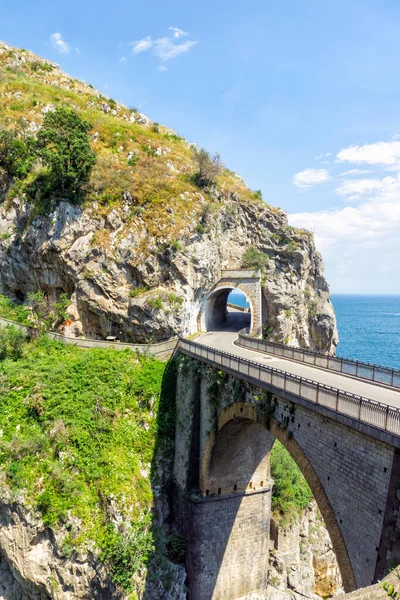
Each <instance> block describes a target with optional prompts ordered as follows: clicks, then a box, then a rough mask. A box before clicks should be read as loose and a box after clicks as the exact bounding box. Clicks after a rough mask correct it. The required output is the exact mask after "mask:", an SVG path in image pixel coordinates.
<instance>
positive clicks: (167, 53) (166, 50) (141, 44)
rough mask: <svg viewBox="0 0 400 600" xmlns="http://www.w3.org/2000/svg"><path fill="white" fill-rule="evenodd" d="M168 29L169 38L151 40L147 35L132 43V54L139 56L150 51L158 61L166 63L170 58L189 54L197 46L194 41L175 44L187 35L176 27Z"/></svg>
mask: <svg viewBox="0 0 400 600" xmlns="http://www.w3.org/2000/svg"><path fill="white" fill-rule="evenodd" d="M169 29H170V30H171V31H172V32H173V35H172V36H171V37H162V38H157V39H155V40H153V39H152V38H151V36H149V35H148V36H147V37H145V38H143V39H142V40H138V41H136V42H132V43H131V46H132V52H133V54H140V53H141V52H146V51H147V50H152V52H153V54H154V55H155V56H156V57H157V58H158V59H160V60H161V61H162V62H166V61H168V60H170V59H172V58H176V57H177V56H180V55H181V54H185V53H186V52H189V50H191V48H193V46H195V45H196V44H198V42H196V41H194V40H186V41H185V42H177V39H179V38H180V37H183V36H187V35H188V34H187V33H186V32H185V31H182V29H178V28H177V27H170V28H169Z"/></svg>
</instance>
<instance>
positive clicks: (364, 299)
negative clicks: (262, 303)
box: [229, 291, 400, 369]
mask: <svg viewBox="0 0 400 600" xmlns="http://www.w3.org/2000/svg"><path fill="white" fill-rule="evenodd" d="M331 300H332V303H333V306H334V308H335V313H336V318H337V326H338V330H339V346H338V347H337V350H336V353H337V355H338V356H342V357H344V358H353V359H355V360H360V361H364V362H370V363H375V364H377V365H383V366H386V367H391V368H395V369H400V295H399V296H397V295H396V296H383V295H364V294H363V295H361V294H331ZM229 301H230V302H233V303H234V304H238V305H239V306H246V307H248V306H249V304H248V302H247V301H246V299H245V297H244V295H243V294H242V293H240V292H235V291H233V292H231V293H230V294H229Z"/></svg>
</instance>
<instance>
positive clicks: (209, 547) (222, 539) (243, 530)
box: [180, 482, 272, 600]
mask: <svg viewBox="0 0 400 600" xmlns="http://www.w3.org/2000/svg"><path fill="white" fill-rule="evenodd" d="M271 492H272V482H270V483H269V484H268V485H266V487H265V488H264V489H262V490H261V489H260V490H251V491H249V492H241V493H237V494H224V495H220V496H219V495H216V496H209V497H204V498H199V499H191V498H185V499H182V498H181V502H180V513H181V517H182V516H183V515H185V517H184V518H183V519H182V521H184V522H185V524H186V526H185V533H186V537H187V540H188V555H187V571H188V576H189V581H190V591H189V597H190V600H211V599H212V600H228V599H230V600H233V599H236V598H241V597H243V596H245V595H246V594H248V593H249V590H250V591H251V592H253V593H259V594H262V593H263V592H265V591H266V588H267V581H268V551H269V550H268V548H269V529H270V512H271ZM182 524H183V523H182Z"/></svg>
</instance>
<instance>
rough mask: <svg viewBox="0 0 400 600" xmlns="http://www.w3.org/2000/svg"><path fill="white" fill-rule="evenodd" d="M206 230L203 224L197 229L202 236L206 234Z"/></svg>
mask: <svg viewBox="0 0 400 600" xmlns="http://www.w3.org/2000/svg"><path fill="white" fill-rule="evenodd" d="M205 230H206V229H205V227H204V225H202V224H201V223H199V224H198V225H197V227H196V231H197V233H200V234H201V235H202V234H203V233H204V232H205Z"/></svg>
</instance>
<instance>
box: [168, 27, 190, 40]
mask: <svg viewBox="0 0 400 600" xmlns="http://www.w3.org/2000/svg"><path fill="white" fill-rule="evenodd" d="M168 29H169V30H170V31H173V32H174V38H180V37H184V36H186V35H187V33H186V31H182V29H178V27H168Z"/></svg>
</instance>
